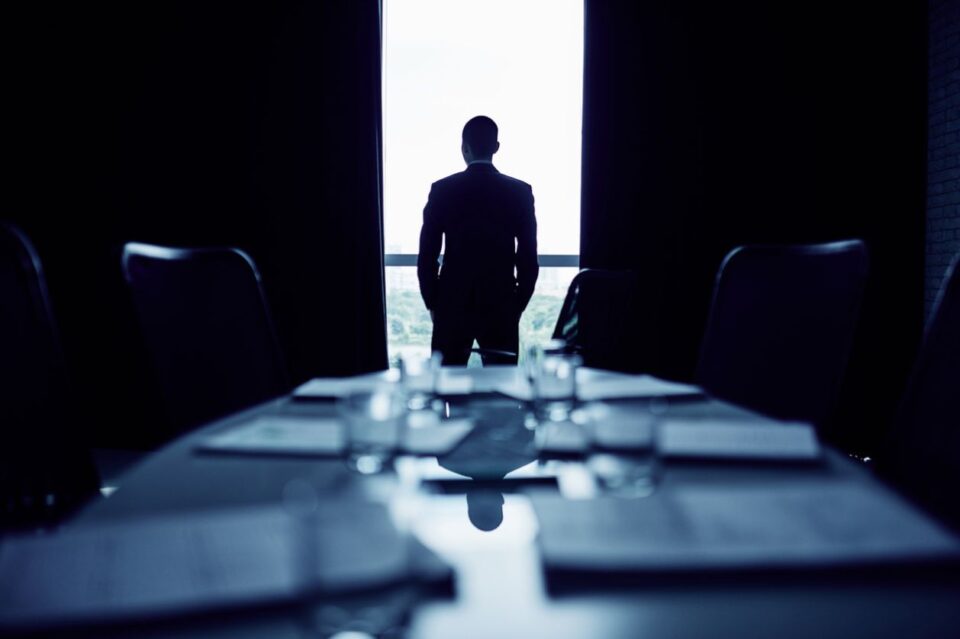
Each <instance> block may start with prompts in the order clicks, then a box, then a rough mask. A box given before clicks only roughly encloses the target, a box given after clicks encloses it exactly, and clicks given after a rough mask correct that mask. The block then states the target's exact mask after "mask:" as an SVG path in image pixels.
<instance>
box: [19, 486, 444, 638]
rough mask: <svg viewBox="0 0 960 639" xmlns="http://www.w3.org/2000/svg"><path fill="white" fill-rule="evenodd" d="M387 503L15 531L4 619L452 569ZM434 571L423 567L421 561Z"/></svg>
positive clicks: (387, 580) (175, 608) (156, 609)
mask: <svg viewBox="0 0 960 639" xmlns="http://www.w3.org/2000/svg"><path fill="white" fill-rule="evenodd" d="M425 553H426V551H425V549H424V548H422V547H421V546H419V545H418V544H416V542H414V541H413V540H412V538H410V537H407V536H405V535H401V534H400V533H399V531H398V530H397V529H396V528H395V527H394V525H393V523H392V521H391V520H390V518H389V515H388V513H387V511H386V508H385V507H384V506H382V505H380V504H373V503H364V502H355V501H354V502H342V503H330V502H321V503H320V504H313V507H312V508H310V509H306V510H305V511H304V512H301V513H299V514H289V513H287V512H284V511H283V510H280V509H274V508H269V509H258V510H252V511H239V512H218V513H205V514H204V513H202V514H191V515H183V516H181V517H178V518H176V519H173V518H164V519H151V520H141V521H132V522H124V523H114V524H107V525H102V526H96V527H87V528H78V529H76V530H66V531H62V532H59V533H57V534H55V535H51V536H47V537H36V536H34V537H24V538H9V539H7V540H5V541H4V542H3V544H2V545H0V630H2V629H3V628H7V629H11V628H33V629H36V628H41V627H51V626H59V625H65V624H82V623H110V622H115V621H121V620H129V619H143V618H154V617H160V616H169V615H179V614H185V613H193V612H197V611H201V610H213V609H221V608H228V607H229V608H234V607H246V606H256V605H268V604H275V603H283V602H292V601H294V600H297V599H298V598H301V597H303V596H306V595H314V594H335V593H343V592H347V591H353V590H357V589H367V588H375V587H382V586H385V585H389V584H392V583H395V582H398V581H401V580H408V579H423V578H427V577H428V578H429V579H431V580H432V579H437V578H449V571H445V573H444V574H440V573H438V572H437V570H436V565H437V564H436V560H435V558H434V557H430V558H429V561H423V560H422V558H424V557H427V554H425ZM421 565H422V566H423V567H424V570H421V569H420V566H421Z"/></svg>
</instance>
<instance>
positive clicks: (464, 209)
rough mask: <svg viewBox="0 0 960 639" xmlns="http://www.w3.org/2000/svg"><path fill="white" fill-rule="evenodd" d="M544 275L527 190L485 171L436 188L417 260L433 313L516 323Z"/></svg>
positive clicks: (478, 168) (482, 167) (480, 166)
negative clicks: (486, 314)
mask: <svg viewBox="0 0 960 639" xmlns="http://www.w3.org/2000/svg"><path fill="white" fill-rule="evenodd" d="M444 235H445V236H446V249H445V251H444V257H443V266H442V267H440V266H439V264H438V261H437V259H438V257H439V256H440V246H441V243H442V239H443V236H444ZM539 270H540V267H539V265H538V262H537V219H536V217H535V215H534V212H533V190H532V189H531V188H530V185H529V184H527V183H526V182H521V181H520V180H517V179H514V178H512V177H509V176H506V175H503V174H502V173H500V172H499V171H497V169H496V168H494V166H493V165H492V164H484V163H475V164H471V165H470V166H469V167H467V169H466V170H465V171H463V172H461V173H456V174H454V175H451V176H449V177H446V178H444V179H442V180H440V181H438V182H435V183H434V184H433V186H432V187H431V189H430V197H429V199H428V200H427V205H426V207H425V208H424V209H423V227H422V229H421V230H420V253H419V255H418V257H417V278H418V279H419V281H420V294H421V295H422V296H423V301H424V303H425V304H426V305H427V308H428V309H430V310H435V309H437V308H438V307H440V308H443V309H450V310H455V309H466V308H475V309H476V308H480V309H484V308H509V310H511V311H513V312H515V313H516V314H517V316H519V314H520V313H521V312H522V311H523V309H524V308H526V306H527V303H528V302H529V301H530V297H531V296H532V295H533V287H534V284H536V281H537V275H538V274H539Z"/></svg>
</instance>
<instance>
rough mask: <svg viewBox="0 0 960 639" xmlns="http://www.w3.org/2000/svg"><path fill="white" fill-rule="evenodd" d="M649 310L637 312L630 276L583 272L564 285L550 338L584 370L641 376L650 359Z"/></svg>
mask: <svg viewBox="0 0 960 639" xmlns="http://www.w3.org/2000/svg"><path fill="white" fill-rule="evenodd" d="M655 320H656V312H655V309H651V308H647V309H642V308H641V304H640V300H639V276H638V274H637V273H636V272H633V271H610V270H602V269H584V270H582V271H580V272H579V273H578V274H577V275H576V276H575V277H574V278H573V280H572V281H571V282H570V287H569V288H568V289H567V295H566V298H565V299H564V301H563V306H562V307H561V309H560V314H559V316H558V317H557V323H556V326H555V327H554V329H553V337H554V338H555V339H562V340H564V341H565V342H567V344H568V346H570V347H572V348H573V350H575V351H577V352H578V353H580V355H581V356H582V357H583V362H584V364H585V365H587V366H592V367H595V368H605V369H610V370H618V371H639V370H644V369H645V367H646V365H647V364H648V363H649V361H650V359H651V357H650V353H648V352H647V351H649V350H650V349H649V348H645V345H649V344H651V343H652V340H651V339H650V333H651V331H655V328H654V324H655Z"/></svg>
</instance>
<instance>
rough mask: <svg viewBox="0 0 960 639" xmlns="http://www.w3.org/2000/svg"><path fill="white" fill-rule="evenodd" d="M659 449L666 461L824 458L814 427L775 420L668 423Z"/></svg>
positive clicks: (660, 435) (663, 424) (659, 437)
mask: <svg viewBox="0 0 960 639" xmlns="http://www.w3.org/2000/svg"><path fill="white" fill-rule="evenodd" d="M656 446H657V452H658V453H659V454H661V455H663V456H664V457H688V458H702V459H737V460H751V459H754V460H771V461H772V460H783V461H813V460H816V459H818V458H819V456H820V446H819V444H818V443H817V435H816V432H815V431H814V429H813V427H812V426H810V425H809V424H804V423H800V422H789V423H787V422H775V421H772V420H763V421H757V422H741V421H725V420H715V419H702V420H694V419H690V420H683V419H665V420H663V421H662V422H661V423H660V424H659V428H658V431H657V439H656Z"/></svg>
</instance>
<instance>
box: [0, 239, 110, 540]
mask: <svg viewBox="0 0 960 639" xmlns="http://www.w3.org/2000/svg"><path fill="white" fill-rule="evenodd" d="M75 406H76V404H75V403H74V402H71V401H70V394H69V388H68V384H67V377H66V371H65V367H64V361H63V354H62V352H61V350H60V342H59V337H58V332H57V329H56V324H55V322H54V319H53V314H52V312H51V307H50V300H49V295H48V293H47V287H46V283H45V281H44V277H43V271H42V269H41V266H40V260H39V258H38V257H37V253H36V251H35V250H34V248H33V245H32V244H31V243H30V241H29V240H28V239H27V237H26V236H25V235H24V234H23V233H22V232H21V231H20V230H18V229H16V228H15V227H12V226H8V225H5V224H2V223H0V435H2V439H3V443H2V444H0V527H4V528H6V527H17V526H21V525H33V524H42V523H46V522H49V521H53V520H55V519H56V518H57V517H59V516H60V515H61V514H64V513H66V512H67V511H68V510H69V509H71V508H72V507H74V506H76V505H77V504H79V503H80V502H82V501H83V500H85V499H87V498H89V497H90V496H92V495H94V494H96V492H97V490H98V489H99V478H98V477H97V472H96V469H95V466H94V464H93V460H92V457H91V456H90V454H89V450H88V449H87V447H86V445H85V442H84V435H85V433H84V432H83V423H82V421H81V420H79V419H78V418H77V415H76V414H75V413H74V412H72V410H71V407H74V408H75Z"/></svg>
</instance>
